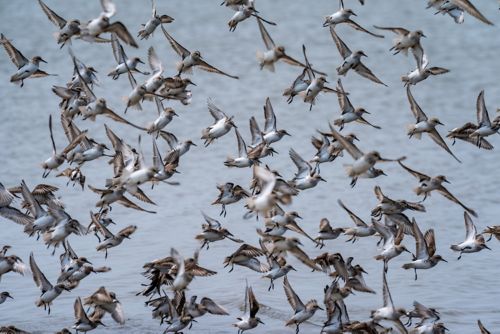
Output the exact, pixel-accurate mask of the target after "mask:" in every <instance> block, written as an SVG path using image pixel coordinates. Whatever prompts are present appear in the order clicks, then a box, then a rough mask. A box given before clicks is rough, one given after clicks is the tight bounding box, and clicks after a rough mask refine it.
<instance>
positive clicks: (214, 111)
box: [207, 99, 227, 121]
mask: <svg viewBox="0 0 500 334" xmlns="http://www.w3.org/2000/svg"><path fill="white" fill-rule="evenodd" d="M207 106H208V111H209V112H210V114H211V115H212V117H213V118H214V119H215V121H219V120H221V119H223V118H225V117H227V116H226V114H225V113H224V112H223V111H222V110H220V109H219V108H218V107H217V106H216V105H215V104H214V102H213V100H212V99H208V100H207Z"/></svg>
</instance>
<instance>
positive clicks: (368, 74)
mask: <svg viewBox="0 0 500 334" xmlns="http://www.w3.org/2000/svg"><path fill="white" fill-rule="evenodd" d="M354 70H355V71H356V73H358V74H359V75H361V76H362V77H364V78H367V79H368V80H371V81H373V82H376V83H378V84H381V85H384V86H387V85H386V84H385V83H383V82H382V81H381V80H380V79H379V78H377V76H376V75H375V74H373V72H372V71H371V70H370V69H369V68H368V67H366V66H365V65H364V64H363V63H361V62H359V64H358V65H357V66H356V67H355V68H354Z"/></svg>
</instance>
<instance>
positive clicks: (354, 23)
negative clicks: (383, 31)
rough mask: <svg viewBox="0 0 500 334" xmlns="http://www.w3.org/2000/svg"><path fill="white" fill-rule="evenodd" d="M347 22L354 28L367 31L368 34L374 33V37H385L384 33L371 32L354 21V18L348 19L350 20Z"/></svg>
mask: <svg viewBox="0 0 500 334" xmlns="http://www.w3.org/2000/svg"><path fill="white" fill-rule="evenodd" d="M346 23H347V24H348V25H350V26H351V27H352V28H354V29H356V30H357V31H362V32H365V33H367V34H369V35H372V36H373V37H379V38H384V36H383V35H378V34H375V33H373V32H371V31H369V30H366V29H365V28H363V27H362V26H360V25H359V24H358V23H356V22H354V21H353V20H351V19H348V20H347V21H346Z"/></svg>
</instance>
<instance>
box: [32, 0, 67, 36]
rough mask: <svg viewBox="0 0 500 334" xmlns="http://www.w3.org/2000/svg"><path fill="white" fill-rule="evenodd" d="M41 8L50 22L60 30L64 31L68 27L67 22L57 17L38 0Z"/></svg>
mask: <svg viewBox="0 0 500 334" xmlns="http://www.w3.org/2000/svg"><path fill="white" fill-rule="evenodd" d="M38 3H39V4H40V7H42V10H43V12H44V13H45V15H47V17H48V18H49V20H50V21H51V22H52V23H54V24H55V25H56V26H58V27H59V29H62V28H63V27H64V26H65V25H66V20H65V19H63V18H62V17H60V16H59V15H57V14H56V13H55V12H54V11H53V10H52V9H50V8H49V7H48V6H47V5H46V4H45V3H44V2H43V1H42V0H38Z"/></svg>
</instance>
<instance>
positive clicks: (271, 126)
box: [264, 97, 276, 133]
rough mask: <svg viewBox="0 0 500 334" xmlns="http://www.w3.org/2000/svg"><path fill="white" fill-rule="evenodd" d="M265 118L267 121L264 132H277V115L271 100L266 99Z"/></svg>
mask: <svg viewBox="0 0 500 334" xmlns="http://www.w3.org/2000/svg"><path fill="white" fill-rule="evenodd" d="M264 118H265V119H266V121H265V125H264V132H266V133H267V132H270V131H276V115H275V114H274V110H273V106H272V104H271V100H270V99H269V97H268V98H266V105H265V106H264Z"/></svg>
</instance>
